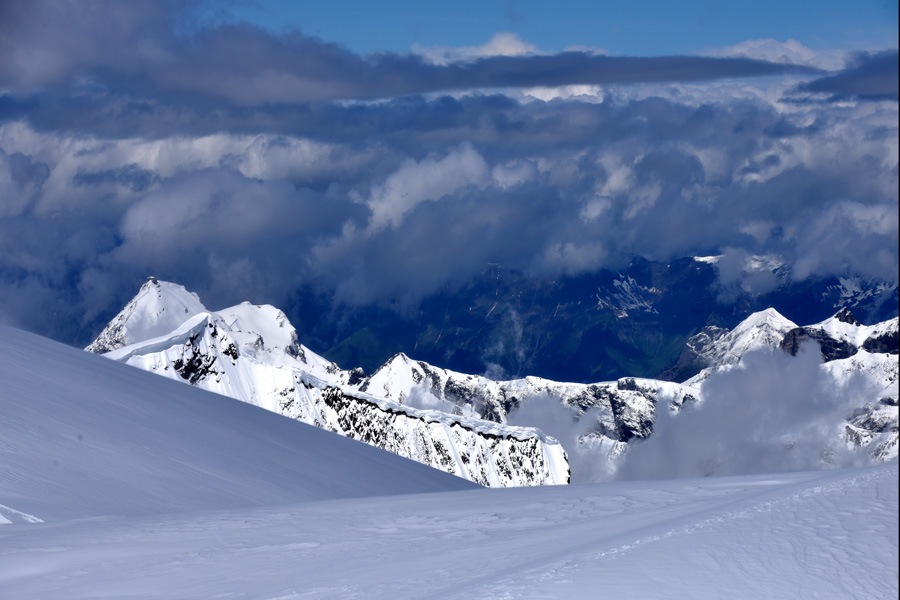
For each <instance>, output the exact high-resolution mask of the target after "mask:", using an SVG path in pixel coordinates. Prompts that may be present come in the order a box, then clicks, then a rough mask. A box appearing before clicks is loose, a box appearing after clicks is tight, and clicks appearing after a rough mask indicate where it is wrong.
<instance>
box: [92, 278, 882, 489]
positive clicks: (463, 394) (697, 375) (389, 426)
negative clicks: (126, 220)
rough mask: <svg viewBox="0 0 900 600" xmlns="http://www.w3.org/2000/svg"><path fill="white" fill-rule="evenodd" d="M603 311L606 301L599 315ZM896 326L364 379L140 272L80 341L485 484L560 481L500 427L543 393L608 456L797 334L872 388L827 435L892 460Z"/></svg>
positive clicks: (286, 337) (530, 446)
mask: <svg viewBox="0 0 900 600" xmlns="http://www.w3.org/2000/svg"><path fill="white" fill-rule="evenodd" d="M694 262H696V263H699V264H701V265H703V264H707V263H705V262H702V261H694ZM702 271H703V269H702V268H699V269H698V272H702ZM617 281H618V280H617ZM614 287H615V286H614ZM636 287H637V284H636V283H632V282H631V281H626V282H625V283H622V284H621V285H619V286H618V289H620V290H625V289H626V288H627V290H629V293H628V294H627V295H625V296H623V298H624V299H625V300H623V301H622V302H620V303H619V304H618V305H617V306H618V308H617V309H616V310H619V311H621V312H627V311H628V310H629V309H630V310H632V311H636V310H638V311H644V312H646V311H647V307H646V305H644V304H641V303H640V302H637V300H635V298H636V297H637V296H638V293H637V292H636V291H635V289H636ZM648 289H649V288H648ZM648 293H654V294H655V293H656V292H648ZM654 306H662V305H661V304H656V305H654ZM635 307H638V308H635ZM592 310H594V311H596V310H597V309H596V308H593V309H592ZM604 310H608V307H605V308H602V309H601V310H600V311H599V312H602V311H604ZM653 310H659V309H653ZM579 314H586V313H579ZM651 314H654V313H651ZM622 318H625V317H622ZM897 322H898V319H897V318H896V317H895V318H893V319H891V320H887V321H884V322H881V323H878V324H875V325H871V326H866V325H862V324H861V323H859V322H858V321H856V319H855V318H854V317H853V315H852V313H851V312H850V311H849V310H847V309H842V310H840V311H838V312H837V313H836V314H835V315H834V316H833V317H830V318H828V319H825V320H823V321H821V322H819V323H817V324H815V325H810V326H806V327H798V326H797V325H796V324H795V323H794V322H792V321H790V320H788V319H787V318H785V317H783V316H782V315H781V314H780V313H779V312H778V311H776V310H775V309H771V308H769V309H766V310H763V311H759V312H756V313H753V314H751V315H750V316H749V317H747V318H746V319H744V320H743V321H741V322H740V323H739V324H738V325H737V326H736V327H734V328H733V329H731V330H728V329H725V328H721V327H716V326H707V327H705V328H703V329H702V330H701V331H699V332H698V333H696V334H695V335H694V336H692V337H690V338H688V339H687V341H686V343H683V344H682V348H681V351H680V354H679V355H678V358H677V360H676V361H674V366H673V367H671V372H672V373H681V374H691V376H690V377H685V378H684V381H683V383H674V382H669V381H663V380H657V379H650V378H642V377H620V378H617V379H615V380H611V381H601V382H599V383H591V384H584V383H561V382H556V381H551V380H547V379H542V378H539V377H533V376H529V377H525V378H518V379H491V378H488V377H484V376H480V375H471V374H465V373H462V372H458V371H453V370H448V369H444V368H439V367H436V366H433V365H432V364H430V363H428V362H426V361H419V360H413V359H411V358H409V357H408V356H406V355H405V354H403V353H398V354H396V355H394V356H393V357H392V358H391V359H389V360H388V361H387V362H385V363H384V364H383V365H382V366H380V367H379V368H378V369H376V370H374V372H373V373H372V374H371V375H367V374H366V373H365V372H364V371H363V370H362V369H359V368H354V369H351V370H346V369H342V368H341V367H340V366H338V365H337V364H336V363H333V362H331V361H329V360H326V359H324V358H322V357H321V356H319V355H318V354H316V353H315V352H313V351H312V350H310V349H309V348H308V347H306V346H305V345H303V344H301V343H300V341H299V335H298V332H297V331H296V330H295V329H294V328H293V326H292V325H291V323H290V322H289V321H288V319H287V317H286V316H285V315H284V313H282V312H281V311H280V310H278V309H276V308H274V307H271V306H254V305H250V304H248V303H243V304H240V305H238V306H234V307H231V308H227V309H223V310H219V311H209V310H208V309H206V307H205V306H204V305H203V304H202V303H201V302H200V300H199V298H198V297H197V296H196V295H194V294H191V293H189V292H188V291H187V290H185V289H184V288H183V287H181V286H179V285H176V284H171V283H167V282H163V281H159V280H157V279H154V278H150V279H149V280H148V281H147V282H146V283H145V284H144V286H142V288H141V289H140V291H139V292H138V294H137V296H135V298H134V299H133V300H132V301H131V302H129V303H128V305H127V306H126V307H125V308H124V309H123V310H122V311H121V312H120V313H119V315H118V316H117V317H116V318H115V319H113V320H112V321H111V322H110V324H109V325H108V326H107V327H106V329H104V331H103V332H102V333H101V334H100V336H98V338H97V339H96V340H95V341H94V342H93V343H92V344H91V345H90V346H88V347H87V350H88V351H91V352H95V353H104V354H106V356H108V357H109V358H111V359H114V360H118V361H120V362H124V363H127V364H130V365H133V366H137V367H139V368H142V369H145V370H149V371H153V372H156V373H159V374H162V375H164V376H167V377H169V378H171V379H176V380H181V381H185V382H187V383H190V384H192V385H195V386H198V387H202V388H204V389H207V390H210V391H214V392H217V393H221V394H224V395H227V396H231V397H233V398H238V399H240V400H244V401H245V402H249V403H252V404H256V405H259V406H263V407H265V408H267V409H269V410H271V411H274V412H277V413H280V414H283V415H285V416H289V417H292V418H295V419H299V420H301V421H304V422H307V423H310V424H313V425H316V426H318V427H322V428H325V429H328V430H331V431H333V432H336V433H340V434H341V435H345V436H348V437H351V438H354V439H358V440H361V441H364V442H366V443H369V444H371V445H375V446H378V447H380V448H383V449H386V450H389V451H392V452H394V453H397V454H400V455H402V456H405V457H407V458H412V459H414V460H417V461H419V462H422V463H425V464H428V465H431V466H434V467H437V468H440V469H442V470H445V471H447V472H450V473H454V474H456V475H459V476H461V477H464V478H467V479H470V480H472V481H475V482H478V483H482V484H484V485H491V486H510V485H514V486H515V485H543V484H560V483H566V482H568V481H569V480H570V467H569V464H568V460H567V454H566V452H565V450H564V449H563V447H562V445H561V444H560V442H559V441H558V440H557V439H554V438H552V437H549V436H547V435H545V434H544V433H542V432H541V431H539V430H538V429H535V428H533V427H514V426H512V425H510V424H509V423H508V417H509V415H510V414H511V413H513V412H515V410H516V409H517V408H519V407H520V406H522V405H523V404H525V403H528V402H529V401H531V400H533V399H535V398H539V397H542V398H551V399H553V400H554V402H557V403H558V404H559V405H561V406H563V407H566V408H567V409H568V411H569V413H570V415H571V418H572V420H573V421H579V420H581V419H583V418H584V417H585V415H589V419H588V420H587V422H585V423H584V427H583V431H582V432H581V434H580V436H579V438H578V442H577V443H579V444H589V445H591V446H592V447H594V448H595V449H598V450H599V451H600V452H599V453H598V454H600V455H602V456H605V460H609V461H610V462H612V463H615V462H616V461H617V460H619V457H620V456H621V455H622V454H623V453H624V452H625V451H626V449H627V448H628V446H629V444H632V443H634V442H636V441H640V440H644V439H647V438H649V437H650V435H651V434H652V433H653V426H654V422H655V419H656V410H657V409H658V408H660V407H667V409H668V410H669V411H670V412H672V413H678V412H679V411H681V409H682V408H683V407H684V406H686V405H687V404H691V403H694V402H706V401H709V402H715V398H708V397H707V395H708V394H706V393H705V391H704V382H705V381H706V380H707V379H708V378H709V377H710V375H711V374H713V373H715V372H717V371H721V370H728V369H732V368H735V367H736V366H739V365H740V364H741V362H742V359H743V357H744V356H745V355H747V353H749V352H751V351H754V350H761V349H769V350H770V351H774V350H777V349H781V350H779V351H782V350H783V351H785V352H787V353H788V354H791V353H796V352H797V350H798V349H799V348H800V347H801V345H802V344H803V342H804V341H806V340H814V341H815V342H816V343H818V344H819V347H820V348H821V349H822V353H823V360H824V361H825V362H824V364H823V365H822V369H824V370H825V371H827V372H828V373H829V374H830V375H831V376H832V377H847V376H849V375H848V374H850V373H853V374H857V375H858V376H859V377H862V378H865V380H866V381H867V382H868V388H867V389H868V390H874V391H872V392H871V393H872V397H865V398H855V397H854V398H847V409H846V411H845V413H846V414H845V422H844V424H843V426H841V425H840V424H839V423H835V427H836V431H838V430H839V431H840V433H839V434H837V433H836V434H835V440H834V441H835V442H838V441H839V440H838V438H840V441H841V443H843V444H844V445H845V446H847V447H850V448H855V449H865V450H866V451H867V452H868V453H869V455H870V456H871V457H872V458H873V459H875V460H891V459H895V458H896V457H897V445H898V440H897V436H898V434H897V421H898V415H897V398H898V391H897V387H898V375H897V371H898V367H897V352H898V351H897V347H898V337H897V331H898V325H897ZM601 347H602V345H601ZM585 360H589V359H585ZM867 393H869V392H867Z"/></svg>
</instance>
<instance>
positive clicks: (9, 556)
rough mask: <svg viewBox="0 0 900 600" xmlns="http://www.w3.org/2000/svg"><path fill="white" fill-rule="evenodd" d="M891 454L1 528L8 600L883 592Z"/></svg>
mask: <svg viewBox="0 0 900 600" xmlns="http://www.w3.org/2000/svg"><path fill="white" fill-rule="evenodd" d="M897 487H898V477H897V465H896V463H895V464H891V465H886V466H880V467H874V468H868V469H858V470H849V471H825V472H812V473H809V472H807V473H792V474H788V475H778V476H743V477H730V478H705V479H692V480H671V481H664V482H660V481H652V482H619V483H615V484H606V485H598V484H594V485H584V486H556V487H541V488H515V489H496V490H495V489H482V490H476V491H472V492H453V493H440V494H421V495H407V496H394V497H380V498H366V499H347V500H339V501H332V502H312V503H306V504H296V505H289V506H280V507H267V508H252V509H242V510H235V509H231V510H224V511H205V512H194V513H188V514H179V515H162V516H160V515H154V516H150V517H142V518H131V519H116V520H105V521H96V520H93V521H73V522H68V523H60V524H55V525H52V526H50V525H13V526H5V527H0V588H2V589H3V591H4V598H6V599H7V600H15V599H32V598H56V597H65V598H68V599H71V600H77V599H82V598H85V599H86V598H100V597H107V598H131V599H134V600H138V599H142V598H147V599H150V598H259V599H275V598H278V599H300V598H319V599H341V600H343V599H353V598H356V599H381V598H384V599H390V600H398V599H416V600H420V599H429V598H430V599H442V600H444V599H449V600H453V599H460V600H462V599H466V600H468V599H471V598H478V599H485V600H486V599H496V600H501V599H502V600H514V599H525V598H534V599H548V598H552V599H563V598H565V599H570V600H579V599H585V600H587V599H594V598H600V597H609V598H640V599H642V600H648V599H650V600H652V599H673V600H675V599H678V600H681V599H683V598H692V599H700V600H702V599H710V600H712V599H720V598H741V599H743V598H746V599H754V600H756V599H760V598H764V599H782V598H810V599H817V600H830V599H834V600H846V599H859V600H863V599H873V598H895V597H897V593H898V568H897V560H898V541H897V530H898V518H897V514H898V510H897V502H898V497H897Z"/></svg>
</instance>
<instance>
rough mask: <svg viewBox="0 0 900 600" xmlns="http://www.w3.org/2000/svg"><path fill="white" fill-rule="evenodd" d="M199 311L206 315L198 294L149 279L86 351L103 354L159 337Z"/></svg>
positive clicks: (172, 284) (173, 284)
mask: <svg viewBox="0 0 900 600" xmlns="http://www.w3.org/2000/svg"><path fill="white" fill-rule="evenodd" d="M202 312H206V307H205V306H203V303H202V302H200V298H199V297H198V296H197V294H194V293H193V292H189V291H187V290H186V289H185V288H184V287H182V286H180V285H178V284H176V283H169V282H168V281H160V280H159V279H157V278H156V277H149V278H148V279H147V281H146V282H145V283H144V285H142V286H141V289H140V290H138V293H137V295H135V297H134V298H132V299H131V301H130V302H128V304H126V305H125V308H123V309H122V310H121V311H120V312H119V314H118V315H116V317H115V318H114V319H113V320H112V321H110V322H109V325H107V326H106V328H104V329H103V331H102V332H101V333H100V335H99V336H97V339H95V340H94V341H93V342H92V343H91V344H90V345H89V346H88V347H87V348H85V350H87V351H88V352H94V353H96V354H103V353H104V352H109V351H111V350H115V349H117V348H121V347H123V346H127V345H129V344H133V343H135V342H139V341H145V340H149V339H152V338H155V337H159V336H161V335H165V334H167V333H169V332H171V331H172V330H173V329H176V328H177V327H178V326H180V325H181V324H182V323H184V322H185V321H186V320H187V319H189V318H190V317H192V316H194V315H196V314H199V313H202Z"/></svg>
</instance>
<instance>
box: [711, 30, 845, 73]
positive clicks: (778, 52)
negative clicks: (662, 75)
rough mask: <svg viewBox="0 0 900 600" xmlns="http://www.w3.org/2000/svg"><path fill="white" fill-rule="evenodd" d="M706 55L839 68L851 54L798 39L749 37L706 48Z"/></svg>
mask: <svg viewBox="0 0 900 600" xmlns="http://www.w3.org/2000/svg"><path fill="white" fill-rule="evenodd" d="M703 54H705V55H707V56H715V57H740V58H752V59H756V60H765V61H769V62H775V63H786V64H793V65H805V66H808V67H815V68H817V69H825V70H828V71H836V70H838V69H842V68H843V67H844V62H845V60H846V58H847V53H846V52H844V51H840V50H813V49H811V48H808V47H806V46H804V45H803V44H801V43H800V42H798V41H797V40H794V39H788V40H786V41H784V42H779V41H778V40H775V39H772V38H763V39H757V40H747V41H745V42H741V43H740V44H734V45H733V46H722V47H721V48H706V49H704V51H703Z"/></svg>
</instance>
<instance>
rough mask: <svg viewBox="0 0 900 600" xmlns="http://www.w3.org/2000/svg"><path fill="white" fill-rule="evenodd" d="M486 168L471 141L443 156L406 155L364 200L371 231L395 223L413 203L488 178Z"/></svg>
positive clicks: (435, 197) (393, 225)
mask: <svg viewBox="0 0 900 600" xmlns="http://www.w3.org/2000/svg"><path fill="white" fill-rule="evenodd" d="M489 177H490V170H489V169H488V165H487V163H486V162H485V161H484V159H483V158H482V157H481V155H480V154H479V153H478V152H477V151H476V150H475V149H474V148H473V147H472V145H471V144H468V143H464V144H462V145H460V146H459V147H457V148H454V149H453V150H451V151H450V152H449V153H448V154H447V155H446V156H444V157H443V158H436V157H434V156H429V157H427V158H424V159H422V160H420V161H415V160H413V159H406V160H405V161H403V164H402V165H400V168H399V169H398V170H397V171H396V172H395V173H393V174H392V175H390V176H389V177H388V178H387V179H385V180H384V182H383V183H381V184H379V185H376V186H375V187H374V188H373V189H372V191H371V193H370V195H369V198H368V199H367V200H366V204H367V205H368V206H369V208H371V209H372V219H371V221H370V223H369V228H370V230H371V231H373V232H374V231H379V230H381V229H384V228H385V227H388V226H390V227H397V226H399V225H400V223H401V222H402V221H403V218H404V216H405V215H406V214H407V213H409V212H410V211H411V210H413V209H414V208H415V207H416V205H417V204H419V203H420V202H424V201H426V200H439V199H440V198H442V197H443V196H446V195H448V194H451V193H453V192H455V191H457V190H459V189H460V188H463V187H466V186H469V185H476V186H483V185H485V184H486V183H487V182H488V179H489Z"/></svg>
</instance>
